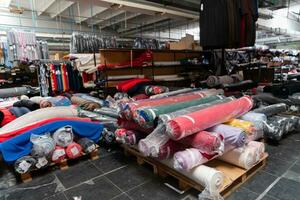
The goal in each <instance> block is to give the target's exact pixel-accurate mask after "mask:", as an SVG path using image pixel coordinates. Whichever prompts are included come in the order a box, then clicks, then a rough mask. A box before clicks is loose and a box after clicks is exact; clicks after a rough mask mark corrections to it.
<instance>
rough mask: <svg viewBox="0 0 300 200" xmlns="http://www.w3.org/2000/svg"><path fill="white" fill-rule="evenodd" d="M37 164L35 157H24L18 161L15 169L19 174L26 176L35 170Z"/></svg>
mask: <svg viewBox="0 0 300 200" xmlns="http://www.w3.org/2000/svg"><path fill="white" fill-rule="evenodd" d="M35 164H36V160H35V159H34V158H33V157H31V156H24V157H21V158H19V159H18V160H16V162H15V163H14V169H15V171H16V172H18V173H19V174H24V173H26V172H29V171H30V170H31V169H33V168H34V166H35Z"/></svg>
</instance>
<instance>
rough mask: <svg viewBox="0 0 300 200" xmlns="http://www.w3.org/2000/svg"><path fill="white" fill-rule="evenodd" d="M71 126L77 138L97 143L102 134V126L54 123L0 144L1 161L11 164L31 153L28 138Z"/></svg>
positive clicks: (81, 123) (80, 123) (86, 123)
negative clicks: (84, 138) (85, 138)
mask: <svg viewBox="0 0 300 200" xmlns="http://www.w3.org/2000/svg"><path fill="white" fill-rule="evenodd" d="M67 125H68V126H72V129H73V132H74V134H75V135H77V136H78V137H87V138H89V139H91V140H93V141H94V142H98V141H99V139H100V136H101V134H102V130H103V125H102V124H99V123H94V122H82V121H73V120H64V121H55V122H51V123H48V124H45V125H42V126H39V127H37V128H34V129H31V130H28V131H26V132H24V133H22V134H21V135H18V136H16V137H14V138H11V139H10V140H7V141H5V142H3V143H1V144H0V150H1V153H2V156H3V159H4V161H5V162H7V163H11V162H13V161H15V160H17V159H18V158H20V157H22V156H25V155H28V154H29V153H30V152H31V148H32V143H31V142H30V136H31V135H32V134H35V135H43V134H45V133H53V132H55V131H56V130H57V129H59V128H61V127H63V126H67Z"/></svg>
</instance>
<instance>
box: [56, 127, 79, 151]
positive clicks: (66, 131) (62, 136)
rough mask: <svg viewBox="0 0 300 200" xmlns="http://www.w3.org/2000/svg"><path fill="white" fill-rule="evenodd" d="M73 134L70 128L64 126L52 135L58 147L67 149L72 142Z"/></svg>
mask: <svg viewBox="0 0 300 200" xmlns="http://www.w3.org/2000/svg"><path fill="white" fill-rule="evenodd" d="M73 138H74V134H73V131H72V127H71V126H64V127H62V128H60V129H58V130H56V131H55V132H54V133H53V139H54V141H55V143H56V144H57V145H58V146H61V147H67V146H68V145H69V144H71V143H72V142H73Z"/></svg>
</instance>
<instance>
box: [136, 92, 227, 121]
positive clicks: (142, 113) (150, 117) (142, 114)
mask: <svg viewBox="0 0 300 200" xmlns="http://www.w3.org/2000/svg"><path fill="white" fill-rule="evenodd" d="M224 98H225V96H221V95H216V96H208V97H203V98H200V99H195V100H191V101H184V102H180V103H175V104H171V105H163V106H156V107H150V108H147V107H146V108H140V109H138V110H137V118H136V120H137V122H138V123H139V124H140V125H141V126H149V127H151V126H153V125H154V124H153V122H154V120H155V119H156V118H157V117H158V116H159V115H161V114H166V113H171V112H175V111H177V110H181V109H184V108H188V107H192V106H196V105H200V104H205V103H209V102H213V101H216V100H220V99H224Z"/></svg>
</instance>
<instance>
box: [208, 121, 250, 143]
mask: <svg viewBox="0 0 300 200" xmlns="http://www.w3.org/2000/svg"><path fill="white" fill-rule="evenodd" d="M207 131H210V132H217V133H221V134H222V135H223V136H224V140H225V146H233V147H242V146H244V145H245V144H246V139H247V134H246V132H245V131H244V130H243V129H241V128H237V127H233V126H229V125H225V124H219V125H216V126H213V127H211V128H209V129H207Z"/></svg>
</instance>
